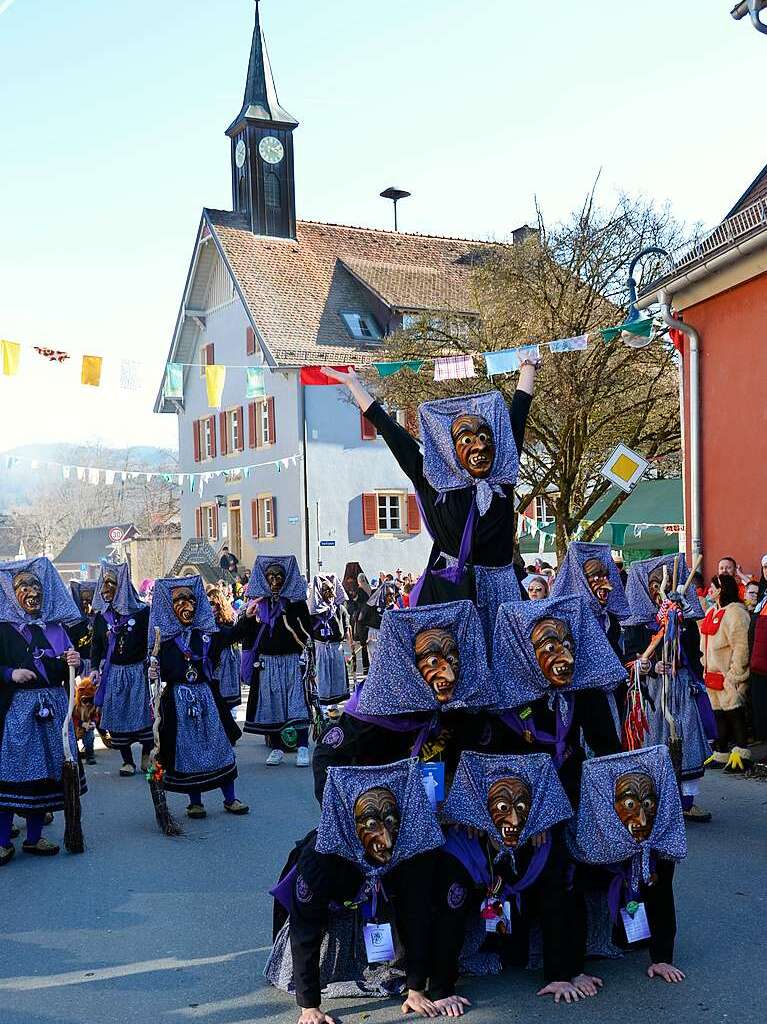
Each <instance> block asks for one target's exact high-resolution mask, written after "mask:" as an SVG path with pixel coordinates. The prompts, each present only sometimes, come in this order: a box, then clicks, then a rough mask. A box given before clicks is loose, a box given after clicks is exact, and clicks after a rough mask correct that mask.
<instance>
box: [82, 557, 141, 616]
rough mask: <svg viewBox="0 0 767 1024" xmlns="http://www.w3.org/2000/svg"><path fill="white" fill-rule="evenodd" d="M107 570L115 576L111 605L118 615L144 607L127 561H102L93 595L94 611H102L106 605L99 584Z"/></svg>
mask: <svg viewBox="0 0 767 1024" xmlns="http://www.w3.org/2000/svg"><path fill="white" fill-rule="evenodd" d="M107 572H111V573H114V575H115V577H116V578H117V591H116V593H115V599H114V601H112V607H113V608H114V610H115V611H116V612H117V614H118V615H132V614H133V613H134V612H138V611H140V610H141V609H142V608H146V605H145V604H144V602H143V601H142V600H141V598H140V597H139V596H138V594H137V592H136V588H135V587H134V586H133V582H132V580H131V576H130V566H129V565H128V563H127V562H104V563H102V566H101V572H100V573H99V579H98V583H97V584H96V590H95V592H94V595H93V610H94V612H103V611H104V610H105V609H106V607H107V603H106V601H105V600H104V598H103V597H102V596H101V585H102V583H103V582H104V574H105V573H107Z"/></svg>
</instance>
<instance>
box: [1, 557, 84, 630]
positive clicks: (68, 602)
mask: <svg viewBox="0 0 767 1024" xmlns="http://www.w3.org/2000/svg"><path fill="white" fill-rule="evenodd" d="M20 572H31V573H34V575H35V576H37V578H38V579H39V580H40V583H41V584H42V588H43V606H42V608H41V609H40V614H39V615H37V616H36V617H32V616H30V615H27V614H26V612H24V611H23V610H22V608H21V606H20V605H19V603H18V601H17V600H16V595H15V594H14V592H13V579H14V577H15V576H17V575H18V574H19V573H20ZM81 619H82V615H81V614H80V611H79V609H78V607H77V605H76V604H75V602H74V600H73V598H72V594H71V593H70V590H69V588H68V587H67V585H66V583H64V581H63V580H62V578H61V576H59V574H58V572H57V571H56V569H55V567H54V565H53V563H52V562H51V561H50V559H48V558H42V557H41V558H28V559H26V560H25V561H23V562H0V622H10V623H13V625H16V626H27V625H31V624H32V623H33V622H40V623H44V624H45V625H54V624H55V623H57V622H60V623H63V624H64V625H71V624H73V623H75V622H79V621H80V620H81Z"/></svg>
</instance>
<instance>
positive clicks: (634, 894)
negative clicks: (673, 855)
mask: <svg viewBox="0 0 767 1024" xmlns="http://www.w3.org/2000/svg"><path fill="white" fill-rule="evenodd" d="M635 861H636V858H635V857H632V858H631V860H624V861H623V862H622V863H620V864H606V865H605V867H606V868H607V870H608V871H609V872H610V874H611V875H612V878H611V879H610V885H609V887H608V890H607V904H608V906H609V908H610V918H611V920H612V921H613V922H615V921H617V920H618V911H619V910H620V909H621V904H622V903H626V902H628V901H629V900H638V899H639V896H640V891H639V887H640V884H641V867H640V868H637V865H636V863H635ZM650 871H651V872H653V871H655V854H654V853H653V852H651V853H650ZM624 894H625V899H624Z"/></svg>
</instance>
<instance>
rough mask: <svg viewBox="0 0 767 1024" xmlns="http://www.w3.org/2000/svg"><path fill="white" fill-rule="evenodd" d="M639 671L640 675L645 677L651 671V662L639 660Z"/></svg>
mask: <svg viewBox="0 0 767 1024" xmlns="http://www.w3.org/2000/svg"><path fill="white" fill-rule="evenodd" d="M639 671H640V672H641V673H642V675H643V676H646V675H647V674H648V672H650V671H652V662H651V661H650V659H649V658H640V659H639Z"/></svg>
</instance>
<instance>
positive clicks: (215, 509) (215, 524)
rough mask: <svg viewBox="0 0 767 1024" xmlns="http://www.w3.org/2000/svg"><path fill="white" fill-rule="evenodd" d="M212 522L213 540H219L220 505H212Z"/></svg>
mask: <svg viewBox="0 0 767 1024" xmlns="http://www.w3.org/2000/svg"><path fill="white" fill-rule="evenodd" d="M210 512H211V516H210V518H211V522H212V524H213V533H212V534H211V537H210V539H211V540H218V505H211V506H210Z"/></svg>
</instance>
